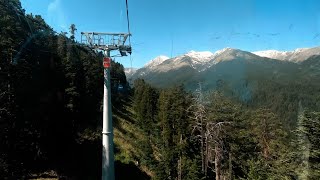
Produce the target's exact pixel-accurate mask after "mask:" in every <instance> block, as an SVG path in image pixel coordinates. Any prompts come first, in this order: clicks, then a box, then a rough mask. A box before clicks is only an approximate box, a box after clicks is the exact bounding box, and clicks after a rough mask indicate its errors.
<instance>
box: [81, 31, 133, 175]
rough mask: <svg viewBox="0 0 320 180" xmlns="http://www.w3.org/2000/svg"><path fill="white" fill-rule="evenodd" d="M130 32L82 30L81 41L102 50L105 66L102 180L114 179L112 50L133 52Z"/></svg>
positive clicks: (122, 52)
mask: <svg viewBox="0 0 320 180" xmlns="http://www.w3.org/2000/svg"><path fill="white" fill-rule="evenodd" d="M128 37H130V34H129V33H98V32H81V43H83V44H85V45H88V46H89V47H90V48H91V49H94V50H98V51H102V52H103V54H104V57H103V67H104V71H103V73H104V88H103V128H102V180H114V177H115V176H114V152H113V150H114V147H113V126H112V105H111V86H110V79H111V78H110V68H111V58H110V52H111V51H115V50H118V51H119V52H120V55H121V56H126V53H129V54H131V45H130V44H129V45H125V43H126V40H127V38H128Z"/></svg>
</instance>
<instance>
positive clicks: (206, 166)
mask: <svg viewBox="0 0 320 180" xmlns="http://www.w3.org/2000/svg"><path fill="white" fill-rule="evenodd" d="M205 148H206V149H205V154H204V159H205V164H204V175H205V176H207V173H208V162H209V159H208V157H209V145H208V138H206V142H205Z"/></svg>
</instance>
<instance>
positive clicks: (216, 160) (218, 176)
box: [214, 143, 221, 180]
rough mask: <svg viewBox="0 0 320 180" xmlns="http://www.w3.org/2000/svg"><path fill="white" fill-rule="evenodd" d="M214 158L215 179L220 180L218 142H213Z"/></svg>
mask: <svg viewBox="0 0 320 180" xmlns="http://www.w3.org/2000/svg"><path fill="white" fill-rule="evenodd" d="M214 151H215V158H214V166H215V171H216V180H221V178H220V175H221V151H220V147H219V144H218V143H216V144H215V148H214Z"/></svg>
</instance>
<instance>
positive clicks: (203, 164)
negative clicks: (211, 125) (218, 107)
mask: <svg viewBox="0 0 320 180" xmlns="http://www.w3.org/2000/svg"><path fill="white" fill-rule="evenodd" d="M204 140H205V137H204V133H203V127H202V121H201V170H202V173H204V172H205V170H204V167H205V159H204V158H205V155H204V153H205V147H204Z"/></svg>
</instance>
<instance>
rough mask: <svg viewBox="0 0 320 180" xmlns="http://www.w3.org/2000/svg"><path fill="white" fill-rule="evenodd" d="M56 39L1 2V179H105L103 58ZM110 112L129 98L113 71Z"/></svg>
mask: <svg viewBox="0 0 320 180" xmlns="http://www.w3.org/2000/svg"><path fill="white" fill-rule="evenodd" d="M72 27H73V29H72V28H71V29H70V32H68V34H67V32H59V33H57V32H54V31H53V30H52V29H51V28H50V27H49V26H48V25H47V24H46V23H45V22H44V20H43V19H42V18H41V17H40V16H38V15H32V14H25V13H24V10H23V9H22V7H21V4H20V2H19V1H18V0H1V1H0V50H1V53H0V143H1V144H0V179H25V178H27V177H30V176H37V175H41V174H44V176H52V177H57V176H60V177H61V178H62V177H76V178H80V177H81V178H82V179H90V178H91V179H98V178H100V174H101V149H102V148H101V133H100V132H101V126H102V93H103V67H102V57H101V56H100V55H99V54H97V53H95V52H93V51H91V50H90V49H89V48H86V47H82V46H80V45H79V44H78V43H77V42H76V41H75V39H74V33H75V26H74V25H73V26H72ZM111 75H112V77H113V81H112V87H113V89H112V90H113V91H112V92H113V94H112V100H113V106H114V108H117V107H120V101H121V98H122V97H120V96H119V93H120V92H118V86H119V84H121V85H122V86H123V87H125V88H124V89H121V94H126V90H127V86H126V85H127V83H126V77H125V74H124V68H123V66H122V65H121V64H119V63H112V71H111Z"/></svg>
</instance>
